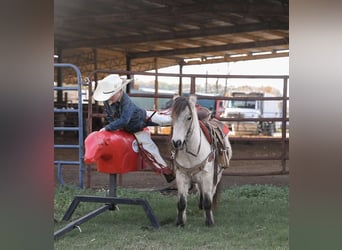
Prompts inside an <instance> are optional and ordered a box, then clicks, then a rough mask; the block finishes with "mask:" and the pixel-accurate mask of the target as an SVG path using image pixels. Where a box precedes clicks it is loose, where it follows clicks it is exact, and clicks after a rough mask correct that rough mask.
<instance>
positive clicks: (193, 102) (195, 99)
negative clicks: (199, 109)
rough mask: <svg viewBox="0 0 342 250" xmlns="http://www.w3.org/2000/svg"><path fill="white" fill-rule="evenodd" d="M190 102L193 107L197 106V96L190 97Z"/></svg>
mask: <svg viewBox="0 0 342 250" xmlns="http://www.w3.org/2000/svg"><path fill="white" fill-rule="evenodd" d="M189 102H190V103H191V104H192V105H193V106H195V105H196V102H197V96H196V95H193V94H192V95H190V96H189Z"/></svg>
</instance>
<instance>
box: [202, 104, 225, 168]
mask: <svg viewBox="0 0 342 250" xmlns="http://www.w3.org/2000/svg"><path fill="white" fill-rule="evenodd" d="M196 109H197V116H198V120H199V123H200V127H201V129H202V132H203V133H204V135H205V136H206V138H207V140H208V141H209V142H210V144H211V145H212V147H214V148H216V149H217V150H216V151H215V159H216V160H217V163H218V165H220V167H222V168H227V167H228V162H229V155H228V150H227V148H226V147H227V145H226V144H225V142H224V137H225V136H228V133H229V127H228V125H227V124H225V123H223V122H221V121H219V120H217V119H215V118H210V116H211V112H210V110H209V109H207V108H205V107H202V106H200V105H196Z"/></svg>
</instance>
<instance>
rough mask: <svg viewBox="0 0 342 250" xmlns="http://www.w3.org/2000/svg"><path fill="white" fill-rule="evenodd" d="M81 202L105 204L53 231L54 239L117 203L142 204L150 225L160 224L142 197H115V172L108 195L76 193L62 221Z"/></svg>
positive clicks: (156, 225) (69, 215)
mask: <svg viewBox="0 0 342 250" xmlns="http://www.w3.org/2000/svg"><path fill="white" fill-rule="evenodd" d="M81 202H97V203H104V204H105V205H104V206H102V207H100V208H98V209H95V210H94V211H92V212H90V213H88V214H86V215H85V216H83V217H81V218H79V219H76V220H74V221H72V222H71V223H69V224H68V225H66V226H65V227H63V228H62V229H60V230H58V231H56V232H55V233H54V239H57V238H59V237H61V236H62V235H64V234H66V233H67V232H69V231H71V230H73V229H74V228H76V227H78V226H79V225H81V224H83V223H84V222H86V221H88V220H90V219H91V218H94V217H95V216H97V215H99V214H101V213H103V212H105V211H107V210H114V209H115V206H116V205H117V204H124V205H139V206H142V207H143V209H144V211H145V213H146V216H147V217H148V218H149V220H150V222H151V225H152V226H153V227H154V228H156V229H158V228H160V224H159V221H158V219H157V218H156V216H155V215H154V213H153V210H152V208H151V206H150V204H149V203H148V202H147V201H146V200H144V199H130V198H118V197H116V174H110V175H109V197H98V196H87V195H78V196H75V197H74V200H73V201H72V203H71V204H70V206H69V208H68V210H67V211H66V212H65V214H64V216H63V220H64V221H68V220H69V219H70V218H71V216H72V214H73V213H74V211H75V210H76V208H77V206H78V205H79V204H80V203H81Z"/></svg>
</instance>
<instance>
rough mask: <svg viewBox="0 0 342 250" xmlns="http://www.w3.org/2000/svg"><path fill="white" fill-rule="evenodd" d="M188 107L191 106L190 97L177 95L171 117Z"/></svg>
mask: <svg viewBox="0 0 342 250" xmlns="http://www.w3.org/2000/svg"><path fill="white" fill-rule="evenodd" d="M186 107H189V108H190V103H189V100H188V98H186V97H185V96H179V97H177V98H176V99H175V100H174V102H173V105H172V112H171V117H175V116H178V115H179V114H180V113H181V112H182V111H183V110H184V109H185V108H186Z"/></svg>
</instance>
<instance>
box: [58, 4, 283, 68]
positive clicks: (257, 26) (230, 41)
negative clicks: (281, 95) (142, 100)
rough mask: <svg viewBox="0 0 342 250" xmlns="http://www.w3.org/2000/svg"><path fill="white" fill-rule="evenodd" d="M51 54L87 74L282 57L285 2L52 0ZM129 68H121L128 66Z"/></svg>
mask: <svg viewBox="0 0 342 250" xmlns="http://www.w3.org/2000/svg"><path fill="white" fill-rule="evenodd" d="M54 4H55V8H54V12H55V38H54V39H55V54H57V55H59V56H60V59H59V62H65V63H73V64H75V65H77V66H78V67H80V69H81V72H83V73H85V74H87V73H89V72H91V71H92V70H94V69H95V68H99V69H102V68H106V69H118V70H126V69H129V70H134V71H146V70H151V69H154V68H161V67H166V66H171V65H177V64H183V65H190V64H203V63H214V62H215V63H216V62H225V61H226V62H228V61H240V60H251V59H258V58H270V57H280V56H288V55H289V52H288V49H289V3H288V0H230V1H227V0H115V1H109V0H96V1H93V0H72V1H70V0H56V1H55V2H54ZM128 64H129V65H130V68H127V65H128Z"/></svg>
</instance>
